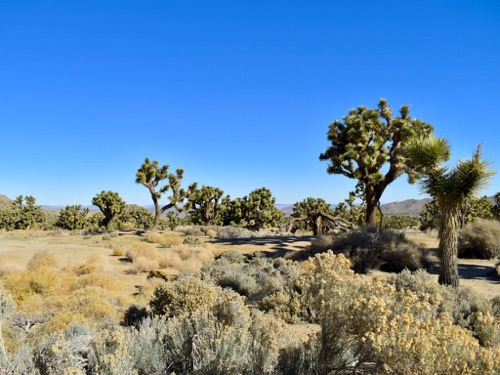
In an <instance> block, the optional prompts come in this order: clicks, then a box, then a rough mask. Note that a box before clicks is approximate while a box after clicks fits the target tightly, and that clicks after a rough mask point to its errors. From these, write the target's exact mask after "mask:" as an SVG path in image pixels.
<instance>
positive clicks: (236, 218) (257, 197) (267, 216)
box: [222, 187, 285, 230]
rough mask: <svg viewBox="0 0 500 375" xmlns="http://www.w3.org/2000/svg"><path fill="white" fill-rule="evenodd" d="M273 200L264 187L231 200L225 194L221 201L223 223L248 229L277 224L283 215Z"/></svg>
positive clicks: (274, 199) (270, 226)
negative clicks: (223, 209) (223, 210)
mask: <svg viewBox="0 0 500 375" xmlns="http://www.w3.org/2000/svg"><path fill="white" fill-rule="evenodd" d="M275 202H276V198H274V197H273V195H272V193H271V191H270V190H269V189H267V188H265V187H262V188H259V189H255V190H253V191H251V192H250V194H248V195H247V196H244V197H243V198H236V199H233V200H231V199H230V197H228V196H226V197H224V199H223V202H222V204H224V205H225V207H226V210H225V212H224V218H223V221H224V225H237V226H241V227H243V228H246V229H250V230H259V229H263V228H272V227H276V226H279V225H280V224H281V223H282V222H283V219H284V216H285V215H284V214H283V212H281V211H280V210H278V209H277V208H276V207H275V206H274V204H275Z"/></svg>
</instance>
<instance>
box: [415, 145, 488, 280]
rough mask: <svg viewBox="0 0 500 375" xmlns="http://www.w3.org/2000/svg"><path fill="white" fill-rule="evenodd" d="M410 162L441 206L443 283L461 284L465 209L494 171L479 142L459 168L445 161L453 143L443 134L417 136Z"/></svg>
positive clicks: (441, 275)
mask: <svg viewBox="0 0 500 375" xmlns="http://www.w3.org/2000/svg"><path fill="white" fill-rule="evenodd" d="M406 155H407V157H408V159H409V160H408V162H409V165H410V166H415V170H419V171H421V173H422V176H423V178H422V179H421V187H422V189H423V190H424V191H425V192H426V193H428V194H430V195H431V196H433V197H434V198H435V199H436V201H437V203H438V206H439V209H440V215H439V257H440V259H441V270H440V273H439V279H438V281H439V283H440V284H446V285H451V286H453V287H458V285H459V279H458V262H457V254H458V229H459V220H460V214H461V210H462V209H463V207H464V204H465V203H466V201H467V200H469V199H470V198H471V197H472V196H473V195H474V193H475V192H476V191H477V190H478V189H479V188H481V187H482V186H483V185H484V184H485V183H486V182H487V181H488V179H489V177H490V176H491V175H492V174H493V172H492V171H491V170H490V169H489V168H488V164H489V163H487V162H486V161H484V160H483V159H482V155H481V146H478V147H477V149H476V151H475V153H474V155H473V156H472V158H471V159H468V160H464V161H459V162H458V163H457V165H456V166H455V168H453V169H451V170H450V169H448V168H446V167H443V166H442V165H441V164H442V163H443V162H445V161H447V160H448V159H449V158H450V145H449V143H448V141H446V140H445V139H442V138H434V137H429V138H422V137H415V138H414V139H412V140H411V141H410V142H409V143H408V146H407V148H406Z"/></svg>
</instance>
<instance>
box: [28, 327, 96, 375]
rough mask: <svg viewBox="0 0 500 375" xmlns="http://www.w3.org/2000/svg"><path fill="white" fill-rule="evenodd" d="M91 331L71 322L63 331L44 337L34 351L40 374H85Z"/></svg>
mask: <svg viewBox="0 0 500 375" xmlns="http://www.w3.org/2000/svg"><path fill="white" fill-rule="evenodd" d="M91 337H92V336H91V333H90V331H89V329H88V328H87V327H85V326H83V325H81V324H73V325H70V326H69V327H68V330H67V331H66V332H64V333H58V334H52V335H49V336H47V337H45V338H44V339H43V341H42V343H41V344H40V345H39V347H38V348H37V349H38V350H37V351H36V353H35V363H36V367H37V368H38V370H40V372H41V373H42V374H75V375H76V374H82V375H84V374H85V371H84V369H85V365H86V362H87V360H86V357H87V355H88V352H89V349H90V341H91Z"/></svg>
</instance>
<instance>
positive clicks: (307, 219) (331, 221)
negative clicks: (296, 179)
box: [287, 197, 354, 236]
mask: <svg viewBox="0 0 500 375" xmlns="http://www.w3.org/2000/svg"><path fill="white" fill-rule="evenodd" d="M291 216H292V219H291V220H290V221H289V222H288V224H287V231H288V232H294V231H295V230H296V227H297V225H301V226H302V227H306V228H307V229H310V230H312V232H313V235H314V236H321V235H323V234H324V233H326V232H327V231H328V230H329V229H333V230H339V231H347V230H349V229H352V228H354V225H353V224H352V223H349V222H347V221H345V220H343V219H342V218H340V217H336V216H335V214H334V211H333V210H332V208H331V205H329V204H328V203H326V202H325V200H324V199H322V198H312V197H309V198H306V199H304V200H303V201H301V202H296V203H295V204H294V205H293V213H292V215H291Z"/></svg>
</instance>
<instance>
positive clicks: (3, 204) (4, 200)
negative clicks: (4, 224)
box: [0, 194, 12, 210]
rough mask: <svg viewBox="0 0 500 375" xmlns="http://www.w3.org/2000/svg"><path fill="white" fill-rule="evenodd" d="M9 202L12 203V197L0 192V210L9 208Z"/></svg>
mask: <svg viewBox="0 0 500 375" xmlns="http://www.w3.org/2000/svg"><path fill="white" fill-rule="evenodd" d="M11 204H12V199H10V198H9V197H7V196H5V195H3V194H0V210H4V209H6V208H9V207H10V205H11Z"/></svg>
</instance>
